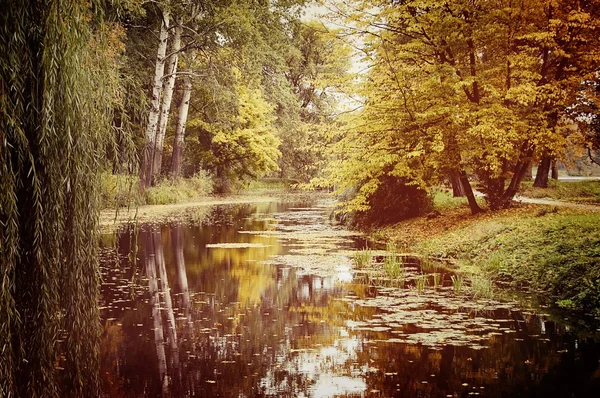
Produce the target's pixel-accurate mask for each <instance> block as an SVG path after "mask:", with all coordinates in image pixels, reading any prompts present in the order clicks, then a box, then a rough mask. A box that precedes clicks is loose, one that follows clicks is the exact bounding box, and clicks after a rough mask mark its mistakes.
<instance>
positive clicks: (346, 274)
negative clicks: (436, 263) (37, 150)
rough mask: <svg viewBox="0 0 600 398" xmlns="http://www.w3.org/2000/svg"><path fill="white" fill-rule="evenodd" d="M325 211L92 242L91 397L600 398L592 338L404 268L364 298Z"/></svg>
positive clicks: (147, 227) (237, 211) (228, 210)
mask: <svg viewBox="0 0 600 398" xmlns="http://www.w3.org/2000/svg"><path fill="white" fill-rule="evenodd" d="M331 205H332V204H331V202H327V201H318V202H314V203H261V204H256V205H234V206H216V207H211V208H206V209H196V210H194V211H193V212H191V213H190V214H188V217H186V218H185V221H178V222H172V223H166V224H162V225H156V224H144V225H140V226H138V227H136V228H134V227H125V228H122V229H121V230H119V231H118V232H117V233H116V234H107V235H104V236H103V237H102V267H101V269H102V277H103V285H102V292H101V293H102V294H101V304H100V305H101V316H102V326H103V334H102V346H101V349H102V353H101V378H102V384H103V391H104V393H105V394H106V395H107V396H114V397H161V396H163V397H192V396H194V397H196V396H197V397H256V396H277V397H279V396H284V397H285V396H290V397H342V396H381V397H393V396H397V397H467V396H473V395H479V396H486V397H506V396H537V397H558V396H561V397H588V396H589V397H592V396H600V363H599V359H600V344H599V342H600V338H599V334H598V332H597V331H595V329H594V328H592V329H591V330H592V331H590V328H589V327H587V328H585V327H584V328H578V327H575V326H573V322H571V323H569V322H567V321H563V320H561V321H557V320H556V317H551V316H549V315H546V314H543V313H540V312H539V311H536V310H533V309H531V308H530V307H528V306H525V305H522V304H518V303H516V302H508V301H502V300H493V299H489V298H473V297H472V294H469V293H468V292H467V291H466V289H465V290H463V291H460V290H457V289H456V286H455V285H454V284H453V283H452V281H451V276H450V275H447V274H445V273H439V274H438V275H440V276H437V277H435V280H433V278H434V277H433V276H432V278H431V279H430V278H429V275H433V274H430V270H425V269H422V268H421V267H420V266H419V265H417V264H411V263H408V264H407V265H406V266H405V271H404V272H405V274H404V276H403V278H404V279H403V283H402V284H401V285H399V284H391V283H390V284H386V283H379V282H373V281H372V280H370V278H368V277H365V274H364V272H362V271H360V270H357V269H356V267H355V263H354V262H353V258H354V255H355V253H356V251H357V250H359V249H360V248H362V247H364V245H365V242H364V240H363V239H362V238H361V237H359V236H356V235H354V234H353V233H351V232H349V231H347V230H345V229H344V228H342V227H340V226H336V225H334V224H333V223H332V222H331V221H330V217H329V214H330V212H331ZM425 278H427V281H428V283H423V281H424V280H425ZM569 325H570V326H569Z"/></svg>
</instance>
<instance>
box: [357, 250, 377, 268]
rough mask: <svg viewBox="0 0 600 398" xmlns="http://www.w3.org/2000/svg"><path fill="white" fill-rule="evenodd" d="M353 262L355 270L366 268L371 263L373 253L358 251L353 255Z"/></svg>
mask: <svg viewBox="0 0 600 398" xmlns="http://www.w3.org/2000/svg"><path fill="white" fill-rule="evenodd" d="M353 260H354V264H355V265H356V268H366V267H368V266H370V265H371V262H372V261H373V253H372V252H371V250H369V249H364V250H359V251H357V252H355V253H354V257H353Z"/></svg>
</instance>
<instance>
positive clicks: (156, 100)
mask: <svg viewBox="0 0 600 398" xmlns="http://www.w3.org/2000/svg"><path fill="white" fill-rule="evenodd" d="M169 19H170V14H169V11H168V10H165V11H164V12H163V20H162V23H161V25H160V35H159V40H158V50H157V55H156V65H155V67H154V83H153V85H152V102H151V106H150V112H149V113H148V125H147V126H146V134H145V138H146V143H145V145H144V155H143V158H142V167H141V182H142V185H143V186H144V187H147V186H149V185H150V183H151V182H152V178H153V177H152V159H153V157H154V147H155V143H156V129H157V126H158V118H159V116H160V113H159V111H160V99H161V94H162V79H163V76H164V74H165V54H166V52H167V39H168V37H169Z"/></svg>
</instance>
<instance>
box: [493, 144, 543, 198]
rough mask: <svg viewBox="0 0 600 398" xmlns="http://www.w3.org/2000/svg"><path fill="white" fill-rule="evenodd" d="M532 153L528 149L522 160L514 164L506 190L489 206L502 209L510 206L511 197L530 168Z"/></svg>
mask: <svg viewBox="0 0 600 398" xmlns="http://www.w3.org/2000/svg"><path fill="white" fill-rule="evenodd" d="M532 154H533V149H531V150H529V152H528V153H527V154H526V155H525V156H524V157H523V159H524V160H522V161H520V162H518V163H517V165H516V166H515V170H514V172H513V176H512V178H511V180H510V184H509V185H508V188H507V189H506V191H504V193H503V194H502V196H501V197H500V198H499V199H498V200H497V201H496V202H495V203H492V204H491V206H490V207H491V208H492V209H494V210H495V209H502V208H508V207H509V206H510V204H511V203H512V200H513V198H514V197H515V195H516V194H517V192H518V191H519V187H520V186H521V182H522V181H523V178H525V176H526V175H527V173H528V171H529V170H530V164H531V161H530V159H531V155H532Z"/></svg>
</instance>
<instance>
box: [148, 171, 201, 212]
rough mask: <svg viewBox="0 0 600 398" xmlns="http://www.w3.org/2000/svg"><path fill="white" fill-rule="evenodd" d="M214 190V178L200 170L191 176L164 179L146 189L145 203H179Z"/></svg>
mask: <svg viewBox="0 0 600 398" xmlns="http://www.w3.org/2000/svg"><path fill="white" fill-rule="evenodd" d="M211 192H212V180H211V179H210V178H209V177H208V175H207V174H206V173H205V172H199V173H197V174H195V175H194V176H193V177H191V178H182V179H179V180H175V181H173V180H163V181H161V182H160V183H159V184H157V185H155V186H153V187H149V188H147V189H146V191H145V203H146V204H149V205H164V204H169V203H178V202H182V201H185V200H189V199H193V198H196V197H199V196H205V195H208V194H210V193H211Z"/></svg>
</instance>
